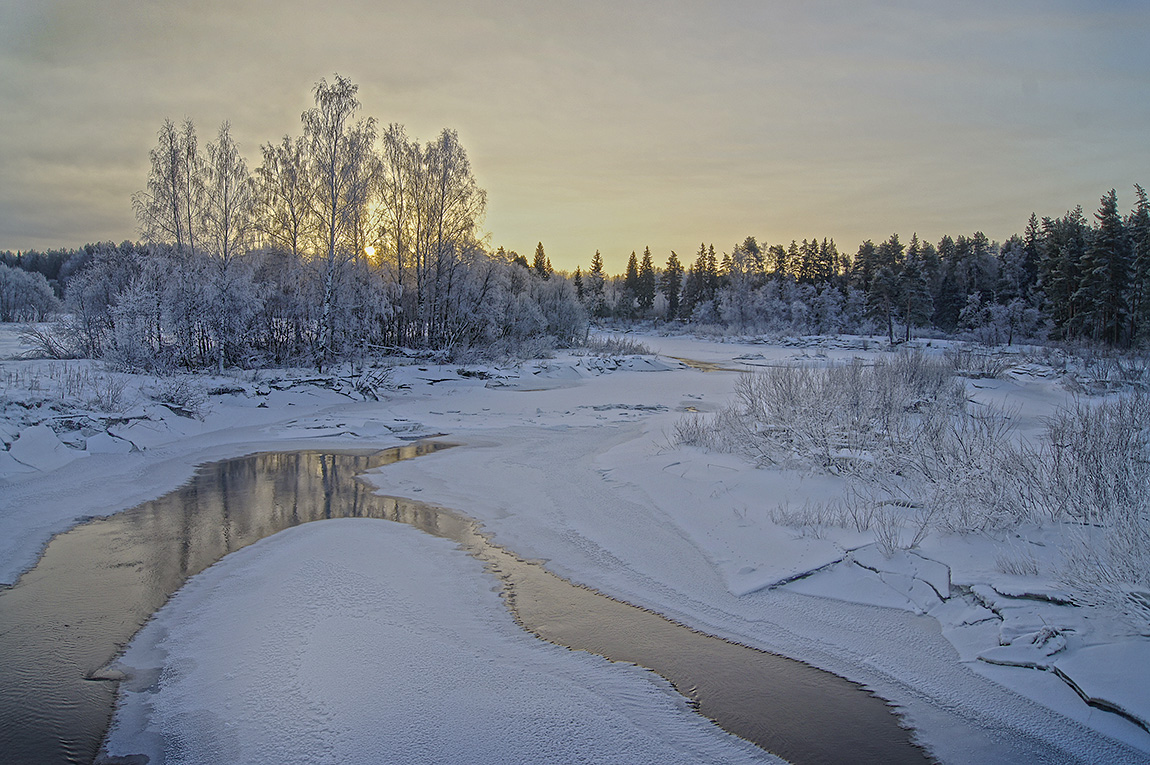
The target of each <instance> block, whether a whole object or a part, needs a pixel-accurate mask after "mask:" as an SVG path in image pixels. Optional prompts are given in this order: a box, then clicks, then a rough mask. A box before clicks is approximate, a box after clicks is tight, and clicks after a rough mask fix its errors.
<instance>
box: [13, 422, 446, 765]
mask: <svg viewBox="0 0 1150 765" xmlns="http://www.w3.org/2000/svg"><path fill="white" fill-rule="evenodd" d="M447 446H449V445H448V444H442V443H436V442H424V443H417V444H410V445H407V446H403V447H399V448H395V449H388V450H386V451H383V452H378V453H370V454H365V453H359V454H355V453H347V454H331V453H327V454H325V453H319V452H291V453H265V454H256V455H252V456H249V457H242V458H239V459H233V460H227V461H225V462H219V463H213V464H210V465H205V466H203V467H201V468H200V469H199V470H197V471H196V474H195V476H194V477H193V478H192V480H191V481H190V482H189V483H188V484H186V485H185V486H183V487H181V488H179V489H177V490H175V491H173V492H172V493H170V494H167V495H165V496H163V497H161V498H159V499H156V500H154V501H151V502H146V503H144V504H142V505H139V506H137V507H135V508H132V509H131V510H127V511H124V512H122V513H118V514H116V515H113V516H110V517H108V518H102V519H97V520H94V521H91V522H89V523H85V524H83V525H81V526H77V527H75V528H73V529H72V530H70V531H68V532H67V533H64V534H61V535H59V536H57V537H55V538H54V539H53V540H52V541H51V542H50V543H49V544H48V546H47V548H45V551H44V554H43V555H42V556H41V558H40V561H39V562H38V563H37V565H36V567H35V568H33V569H31V570H30V571H28V572H27V573H26V574H25V575H24V576H23V577H21V578H20V580H19V581H18V582H17V583H16V584H15V585H14V586H12V587H10V588H8V589H6V590H3V591H0V657H2V658H0V760H2V761H3V762H6V763H12V764H13V765H15V764H16V763H29V764H31V763H36V764H37V765H42V764H43V763H54V762H77V763H87V762H91V761H92V759H93V757H95V755H96V751H97V748H98V747H99V744H100V740H101V738H102V737H103V734H104V731H105V730H106V729H107V726H108V722H109V720H110V719H111V713H112V707H113V703H114V701H115V692H116V684H115V683H114V682H101V681H98V680H92V679H89V678H91V677H92V675H93V674H94V673H97V672H98V671H99V670H100V669H101V668H103V667H104V666H105V665H107V664H108V663H109V662H110V661H111V660H112V659H113V658H114V657H115V656H116V654H118V653H119V652H120V651H121V650H122V649H123V648H124V646H126V645H127V644H128V641H129V640H130V639H131V637H132V635H134V634H135V633H136V631H137V630H138V629H139V628H140V627H141V626H142V625H143V623H144V622H145V621H146V620H147V619H148V617H149V616H150V615H151V614H152V613H154V612H155V611H156V610H157V609H159V608H160V606H162V605H163V604H164V602H165V601H167V599H168V598H169V597H170V596H171V594H172V593H174V592H175V591H176V590H178V589H179V588H180V587H181V586H182V585H183V583H184V581H186V580H187V578H188V577H190V576H193V575H195V574H197V573H199V572H200V571H203V570H204V569H205V568H207V567H208V566H210V565H212V564H213V563H215V562H216V561H217V560H219V559H220V558H222V557H223V556H224V555H227V554H228V553H230V552H233V551H235V550H238V549H240V548H242V547H245V546H247V545H249V544H252V543H253V542H256V541H259V540H260V539H263V538H264V537H267V536H270V535H272V534H274V533H276V532H277V531H282V530H283V529H286V528H288V527H291V526H297V525H299V524H301V523H307V522H309V521H317V520H322V519H325V518H347V517H351V518H388V517H394V516H395V502H394V501H392V502H387V501H384V500H383V499H382V498H380V497H378V496H376V495H374V494H373V493H372V490H371V488H370V487H368V486H367V485H366V484H364V483H363V482H362V481H357V480H354V477H355V476H356V475H357V474H359V473H362V472H363V471H364V470H368V469H370V468H373V467H379V466H382V465H386V464H389V463H392V462H396V461H398V460H402V459H410V458H412V457H415V456H419V455H421V454H427V453H429V452H433V451H437V450H439V449H443V448H446V447H447ZM425 523H430V524H434V523H435V521H434V520H433V519H429V520H427V521H425Z"/></svg>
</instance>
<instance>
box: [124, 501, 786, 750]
mask: <svg viewBox="0 0 1150 765" xmlns="http://www.w3.org/2000/svg"><path fill="white" fill-rule="evenodd" d="M315 526H316V528H308V527H297V528H294V529H290V530H288V531H286V532H284V533H281V534H277V535H276V536H274V537H271V538H269V539H265V540H263V541H261V542H259V543H257V544H255V545H252V546H251V547H248V548H245V549H244V550H241V551H240V552H238V553H236V554H234V555H231V556H229V557H228V558H226V559H224V560H223V561H221V562H220V563H219V564H217V565H216V566H214V567H212V568H211V569H209V570H208V571H206V572H204V573H203V574H202V575H201V576H198V577H196V578H195V579H194V580H192V581H191V582H189V583H188V584H187V585H186V586H185V587H184V588H183V589H182V590H181V591H180V592H179V593H178V594H177V595H176V596H175V597H174V598H173V599H172V601H171V602H170V603H169V604H168V605H167V606H165V607H164V609H163V610H162V611H161V612H160V614H159V615H158V617H157V618H156V619H155V620H154V621H152V622H150V623H149V624H148V625H147V626H146V627H145V628H144V629H143V630H142V631H141V633H140V634H139V635H138V636H137V638H136V639H135V640H134V641H133V642H132V645H131V647H130V648H129V649H128V651H127V653H126V654H125V655H124V657H123V658H122V659H121V661H120V666H119V667H118V669H120V670H121V671H125V672H127V674H128V675H129V676H131V677H146V678H149V680H151V679H153V678H158V680H157V681H154V682H150V683H148V684H146V685H145V684H143V683H140V684H135V685H133V684H132V683H127V684H125V685H127V686H129V688H130V689H129V690H128V691H127V692H126V693H125V694H124V696H125V699H124V702H123V706H122V709H121V712H120V715H119V720H120V721H121V722H120V724H119V725H117V727H116V728H115V729H114V730H113V732H112V735H111V737H110V739H109V741H108V749H109V751H111V752H113V753H117V754H123V755H126V754H139V753H145V754H147V755H148V756H149V757H151V758H152V759H151V760H150V761H151V762H166V763H169V765H175V764H176V763H208V764H210V763H235V762H248V763H254V762H314V763H324V762H330V763H343V762H441V763H474V762H544V763H567V762H580V761H605V760H608V759H609V760H610V761H613V762H627V763H705V762H712V763H728V762H729V763H736V762H763V761H769V758H765V757H763V756H762V752H761V751H760V750H758V749H757V748H756V747H754V746H752V745H750V744H748V743H747V742H744V741H742V740H741V739H738V738H736V737H734V736H731V735H729V734H724V733H723V732H722V731H721V730H719V729H718V728H716V727H715V726H714V725H712V724H711V723H710V722H709V721H707V720H705V719H704V718H702V717H700V716H699V715H697V714H695V713H694V712H692V711H691V710H690V708H689V706H688V703H687V700H686V699H685V698H684V697H682V696H680V695H679V694H678V693H676V692H675V691H674V690H673V689H672V688H671V687H670V684H669V683H667V682H666V681H665V680H663V679H662V678H660V677H659V676H658V675H655V674H654V673H652V672H650V671H646V670H642V669H639V668H637V667H634V666H624V665H611V664H610V663H609V662H607V661H606V660H605V659H602V658H600V657H597V656H594V655H592V654H588V653H585V652H576V651H570V650H567V649H564V648H561V647H558V646H554V645H551V644H549V643H543V642H542V641H539V640H537V639H536V638H534V637H532V636H531V635H529V634H528V633H526V632H524V631H523V630H522V629H520V628H519V627H518V626H517V625H516V624H515V622H514V621H513V620H512V618H511V615H510V613H509V612H508V611H507V609H506V608H504V607H503V603H502V601H501V599H500V597H499V594H498V588H497V587H494V586H493V584H492V580H491V578H490V577H488V576H486V575H484V573H483V572H482V566H481V564H480V563H479V562H478V561H476V560H474V559H472V558H469V557H467V556H465V555H461V554H460V553H459V551H458V550H456V549H454V546H453V544H452V543H451V542H449V541H447V540H443V539H435V538H432V537H429V536H427V535H425V534H423V533H421V532H419V531H417V530H415V529H414V528H411V527H406V526H399V525H396V524H392V523H388V522H385V521H374V520H364V519H342V520H337V521H328V522H326V523H322V524H315ZM205 658H207V659H208V660H207V661H205ZM365 700H370V701H369V703H364V702H365ZM301 711H302V712H303V714H302V715H301ZM286 721H291V722H290V724H285V722H286Z"/></svg>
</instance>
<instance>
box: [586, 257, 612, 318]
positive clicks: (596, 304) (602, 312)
mask: <svg viewBox="0 0 1150 765" xmlns="http://www.w3.org/2000/svg"><path fill="white" fill-rule="evenodd" d="M587 281H588V291H589V293H590V294H589V295H588V302H590V304H591V314H592V315H593V316H595V317H597V318H600V319H602V318H603V317H605V316H606V315H607V313H608V310H607V289H606V287H607V275H606V274H604V273H603V256H602V255H600V254H599V251H598V250H595V257H593V258H591V271H590V272H589V273H588V274H587Z"/></svg>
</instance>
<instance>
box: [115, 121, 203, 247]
mask: <svg viewBox="0 0 1150 765" xmlns="http://www.w3.org/2000/svg"><path fill="white" fill-rule="evenodd" d="M150 156H151V160H152V169H151V172H150V173H149V175H148V188H147V189H146V190H145V191H138V192H136V193H135V194H133V195H132V208H133V209H134V210H135V212H136V219H137V220H138V221H139V224H140V234H141V236H143V238H144V239H145V240H147V241H149V242H170V243H174V244H175V246H176V250H177V251H178V252H190V251H192V250H194V249H195V248H196V239H197V235H198V233H199V224H200V219H201V214H202V209H201V206H202V201H203V177H202V171H203V167H202V161H201V159H200V155H199V150H198V147H197V141H196V128H195V125H194V124H193V123H192V121H191V120H190V119H185V120H184V123H183V125H182V126H181V127H180V128H179V129H177V128H176V126H175V124H174V123H173V122H172V121H171V120H168V119H166V120H164V124H163V125H162V126H161V127H160V132H159V141H158V143H157V145H156V148H154V149H152V151H151V153H150Z"/></svg>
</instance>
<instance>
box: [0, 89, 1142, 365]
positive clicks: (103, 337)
mask: <svg viewBox="0 0 1150 765" xmlns="http://www.w3.org/2000/svg"><path fill="white" fill-rule="evenodd" d="M356 93H357V87H356V86H355V85H354V84H352V83H351V82H350V81H348V80H346V79H344V78H341V77H339V76H338V75H337V76H336V77H335V81H334V82H332V83H331V84H328V83H327V82H326V81H324V80H321V81H320V82H319V83H318V84H317V85H316V86H315V89H314V98H315V107H314V108H312V109H308V110H307V111H306V112H304V113H303V115H302V133H301V135H299V136H296V137H292V136H286V135H285V136H284V137H283V138H282V139H281V140H280V141H278V142H273V143H268V144H264V145H263V146H261V147H260V150H261V155H262V162H261V164H260V166H259V167H258V168H257V169H256V171H255V172H249V170H248V168H247V164H246V162H245V160H244V159H243V157H242V156H241V155H240V153H239V151H238V148H237V146H236V145H235V143H234V142H233V141H232V138H231V134H230V128H229V125H228V123H226V122H225V123H224V124H223V125H221V126H220V128H219V131H218V133H217V135H216V140H215V141H212V142H208V143H207V144H206V145H205V146H204V147H203V148H202V149H201V147H200V144H199V141H198V138H197V135H196V130H195V126H194V124H193V123H192V121H191V120H185V121H184V122H183V123H182V124H181V125H178V126H177V125H175V124H173V123H172V122H171V121H165V122H164V124H163V125H162V127H161V129H160V131H159V134H158V141H157V145H156V147H155V148H154V149H153V150H152V151H151V154H150V157H151V164H152V167H151V171H150V173H149V176H148V178H147V186H146V188H145V189H144V190H141V191H140V192H138V193H137V194H135V195H134V196H133V198H132V204H133V207H134V209H135V211H136V215H137V218H138V220H139V223H140V233H141V236H142V241H141V242H139V243H133V242H124V243H122V244H120V245H115V244H113V243H102V244H94V245H93V244H89V245H86V246H84V247H83V248H80V249H77V250H51V251H48V252H43V253H41V252H34V251H29V252H23V253H19V254H13V253H0V320H3V321H28V320H38V319H42V318H44V317H45V316H47V315H49V314H52V313H56V312H60V313H62V315H63V316H64V319H63V320H62V322H61V326H60V328H61V329H62V331H61V332H58V333H57V336H58V338H59V344H57V345H54V346H53V351H54V352H57V353H61V354H65V353H66V354H76V355H85V356H94V357H104V358H107V359H110V360H113V361H115V362H117V363H120V364H122V365H124V366H126V367H131V368H171V367H185V368H204V367H209V366H214V367H216V368H217V369H218V370H219V369H222V368H223V367H224V366H242V367H249V366H254V365H264V364H277V365H282V364H294V363H307V364H314V365H316V366H319V367H323V366H324V365H325V364H329V363H331V362H333V361H337V360H340V359H347V358H354V357H357V356H360V355H363V354H365V353H367V352H371V351H373V350H375V349H386V348H393V347H397V346H402V347H409V348H432V349H442V350H447V351H451V352H452V353H454V354H456V355H459V354H466V353H468V352H478V353H484V354H491V353H496V354H501V353H509V354H524V353H533V352H537V351H539V350H543V349H545V348H547V347H551V346H553V345H557V344H558V345H562V344H569V343H572V342H575V341H577V340H578V339H579V338H581V337H583V336H584V334H585V332H586V329H587V326H588V318H594V319H604V320H606V319H613V320H619V321H628V320H656V321H667V322H683V323H691V324H693V325H696V326H702V325H710V326H713V327H716V328H718V329H720V330H722V331H730V332H771V333H791V334H795V333H839V332H876V331H878V332H882V333H884V334H886V335H888V337H889V339H890V341H891V342H892V343H893V342H896V341H897V340H899V339H902V340H907V339H910V337H911V336H912V334H913V333H914V332H915V331H920V332H921V331H925V330H930V331H936V332H944V333H962V334H965V335H967V336H972V337H975V338H977V339H980V340H983V341H985V342H988V343H1010V342H1014V341H1015V340H1018V339H1038V340H1041V339H1046V338H1054V339H1060V340H1088V341H1094V342H1102V343H1107V344H1111V345H1116V346H1128V345H1132V344H1145V342H1146V340H1147V335H1148V334H1150V296H1148V288H1150V203H1148V201H1147V195H1146V192H1145V191H1144V190H1143V188H1142V187H1141V186H1135V192H1136V203H1135V205H1134V208H1133V209H1132V210H1131V211H1130V212H1129V213H1128V214H1127V215H1125V216H1123V215H1122V214H1121V213H1120V212H1119V207H1118V197H1117V194H1116V192H1115V191H1113V190H1112V191H1110V192H1109V193H1108V194H1106V195H1104V196H1103V197H1102V199H1101V204H1100V207H1099V209H1098V212H1097V213H1096V214H1095V215H1094V220H1093V221H1089V220H1087V218H1086V216H1085V215H1084V214H1083V212H1082V210H1081V208H1077V209H1075V210H1073V211H1071V212H1068V213H1066V214H1065V215H1064V216H1062V217H1059V218H1043V219H1041V220H1039V219H1038V218H1037V216H1035V215H1031V217H1030V220H1029V222H1028V224H1027V225H1026V228H1025V231H1024V232H1023V233H1022V234H1021V235H1015V236H1012V237H1010V239H1008V240H1007V241H1006V242H1003V243H997V242H992V241H990V240H988V238H987V237H986V236H985V235H984V234H982V233H981V232H976V233H974V234H973V235H970V236H966V235H960V236H957V237H953V238H952V237H950V236H944V237H943V238H942V239H941V240H940V241H939V242H938V243H937V244H934V243H931V242H923V241H920V240H919V239H918V237H917V236H915V235H912V236H911V238H910V241H909V242H905V243H904V242H903V241H901V240H900V238H899V236H898V235H897V234H896V235H891V236H890V237H889V238H888V239H886V240H884V241H882V242H880V243H878V244H875V243H874V242H872V241H869V240H868V241H866V242H863V243H862V244H861V245H860V246H859V247H858V249H857V251H856V252H855V253H853V254H850V253H843V252H840V251H839V250H838V248H837V246H836V245H835V242H834V241H833V240H830V239H826V238H824V239H822V240H819V239H817V238H814V239H809V240H803V241H802V242H801V243H800V242H796V241H792V242H791V243H790V244H789V245H783V244H773V245H766V244H760V243H759V242H758V241H757V240H756V239H755V237H747V238H746V239H745V240H744V241H743V242H741V243H739V244H737V245H735V246H734V247H733V248H732V249H731V251H730V252H725V253H722V254H721V255H720V254H718V253H716V251H715V248H714V246H713V245H709V246H708V245H700V247H699V250H698V252H697V253H695V254H694V257H693V260H691V261H690V262H681V261H680V260H679V256H678V255H677V254H676V253H674V252H672V253H670V256H669V257H668V258H667V260H666V263H665V265H663V266H662V267H658V266H656V265H655V263H654V261H653V257H652V255H651V253H650V250H645V251H644V252H643V255H642V256H641V257H640V256H637V255H636V253H634V252H633V253H631V257H630V260H629V261H628V264H627V268H626V272H625V273H624V274H622V275H618V276H610V275H608V274H607V273H606V272H605V271H604V269H603V261H602V257H601V256H600V253H598V252H596V253H595V256H594V258H593V259H592V261H591V264H590V267H589V268H588V270H586V271H584V270H583V268H582V267H580V268H577V269H576V270H575V272H574V273H573V274H566V273H556V272H555V271H554V270H553V268H552V266H551V262H550V259H549V258H548V257H547V255H546V253H545V251H544V248H543V244H542V243H540V244H539V245H538V246H537V248H536V251H535V253H534V258H533V260H532V261H530V262H529V261H528V260H527V258H525V257H523V256H521V255H519V254H517V253H514V252H506V251H504V250H503V249H502V248H499V249H498V250H496V251H495V252H491V251H490V249H489V248H488V247H487V246H486V245H485V243H484V241H483V240H482V238H481V235H480V230H481V229H480V226H481V223H482V218H483V215H484V212H485V208H486V193H485V192H484V191H483V189H481V188H479V186H478V184H477V183H476V181H475V178H474V177H473V175H472V173H471V166H470V163H469V161H468V159H467V153H466V152H465V151H464V149H463V147H462V146H461V145H460V143H459V140H458V137H457V136H456V134H455V133H454V131H450V130H444V131H443V132H442V133H441V134H440V135H439V136H438V138H437V139H436V140H435V141H432V142H430V143H427V144H424V145H421V144H420V143H418V142H416V141H414V140H411V139H410V138H408V137H407V135H406V134H405V132H404V128H403V127H402V126H401V125H397V124H391V125H388V127H387V128H386V129H385V130H382V131H380V130H379V129H378V128H377V124H376V122H375V120H373V119H371V118H366V119H358V120H356V119H355V117H356V113H357V111H358V108H359V103H358V101H357V99H356ZM61 309H62V310H61Z"/></svg>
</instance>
